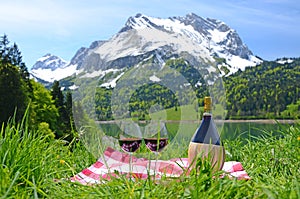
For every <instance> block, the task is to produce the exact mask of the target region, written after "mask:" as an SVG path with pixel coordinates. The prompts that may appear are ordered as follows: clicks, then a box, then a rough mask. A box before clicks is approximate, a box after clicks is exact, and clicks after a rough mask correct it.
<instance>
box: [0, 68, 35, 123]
mask: <svg viewBox="0 0 300 199" xmlns="http://www.w3.org/2000/svg"><path fill="white" fill-rule="evenodd" d="M25 87H26V86H25V83H24V81H22V78H21V76H20V73H19V71H18V68H17V67H16V66H12V65H11V64H9V63H7V64H4V63H1V62H0V113H1V114H0V122H1V124H2V123H3V122H7V120H8V119H9V118H11V117H13V116H14V114H15V113H16V115H15V119H16V120H20V119H21V118H22V117H23V114H24V112H25V110H26V107H27V104H28V101H29V99H28V96H27V91H26V89H25Z"/></svg>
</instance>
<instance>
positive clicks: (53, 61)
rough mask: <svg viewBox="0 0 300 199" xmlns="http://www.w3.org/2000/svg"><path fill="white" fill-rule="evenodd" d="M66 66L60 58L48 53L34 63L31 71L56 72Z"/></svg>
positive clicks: (65, 62)
mask: <svg viewBox="0 0 300 199" xmlns="http://www.w3.org/2000/svg"><path fill="white" fill-rule="evenodd" d="M67 64H68V62H67V61H65V60H63V59H62V58H60V57H58V56H55V55H51V54H50V53H48V54H46V55H44V56H43V57H41V58H39V59H38V60H37V61H36V63H35V64H34V65H33V66H32V70H37V69H41V68H42V69H51V70H56V69H57V68H64V67H65V66H66V65H67Z"/></svg>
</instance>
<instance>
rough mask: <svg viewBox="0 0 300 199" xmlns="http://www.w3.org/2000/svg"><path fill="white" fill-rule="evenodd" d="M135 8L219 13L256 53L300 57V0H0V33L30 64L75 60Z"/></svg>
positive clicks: (153, 13)
mask: <svg viewBox="0 0 300 199" xmlns="http://www.w3.org/2000/svg"><path fill="white" fill-rule="evenodd" d="M137 13H142V14H145V15H147V16H150V17H159V18H168V17H173V16H185V15H186V14H189V13H195V14H197V15H198V16H200V17H203V18H213V19H218V20H220V21H223V22H225V23H226V24H227V25H228V26H229V27H231V28H232V29H234V30H236V31H237V33H238V34H239V36H240V37H241V39H242V41H243V42H244V43H245V44H246V45H247V46H248V48H249V49H250V50H251V51H252V52H253V54H254V55H257V56H259V57H261V58H263V59H265V60H275V59H277V58H281V57H300V3H299V2H298V0H152V1H151V0H139V1H137V0H109V1H103V0H63V1H62V0H9V1H8V0H0V36H1V37H2V36H3V35H4V34H6V35H7V36H8V39H9V41H10V42H11V44H13V43H14V42H15V43H16V44H17V45H18V47H19V50H20V51H21V52H22V56H23V61H24V62H25V64H26V66H27V67H28V69H30V68H31V67H32V66H33V64H34V63H35V62H36V60H37V59H39V58H40V57H42V56H44V55H45V54H47V53H51V54H53V55H57V56H59V57H61V58H63V59H64V60H66V61H69V60H71V58H72V57H73V56H74V55H75V53H76V52H77V50H78V49H79V48H81V47H88V46H89V45H90V44H91V43H92V42H93V41H96V40H108V39H109V38H111V37H112V36H113V35H115V34H116V33H117V32H118V31H119V30H120V29H121V28H122V27H123V26H124V25H125V23H126V21H127V19H128V18H129V17H130V16H135V15H136V14H137Z"/></svg>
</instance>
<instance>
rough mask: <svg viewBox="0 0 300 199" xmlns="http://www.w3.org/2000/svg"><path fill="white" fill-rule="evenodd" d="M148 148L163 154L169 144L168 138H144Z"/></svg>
mask: <svg viewBox="0 0 300 199" xmlns="http://www.w3.org/2000/svg"><path fill="white" fill-rule="evenodd" d="M144 140H145V144H146V146H147V148H148V149H149V150H150V151H152V152H161V151H162V150H163V149H164V148H165V147H166V146H167V144H168V138H160V139H158V138H144Z"/></svg>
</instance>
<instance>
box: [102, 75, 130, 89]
mask: <svg viewBox="0 0 300 199" xmlns="http://www.w3.org/2000/svg"><path fill="white" fill-rule="evenodd" d="M124 73H125V72H122V73H121V74H120V75H118V76H117V77H116V78H114V79H112V80H110V81H109V82H106V83H103V84H101V85H100V87H106V88H114V87H116V85H117V81H118V80H119V79H120V78H121V77H122V76H123V75H124Z"/></svg>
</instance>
